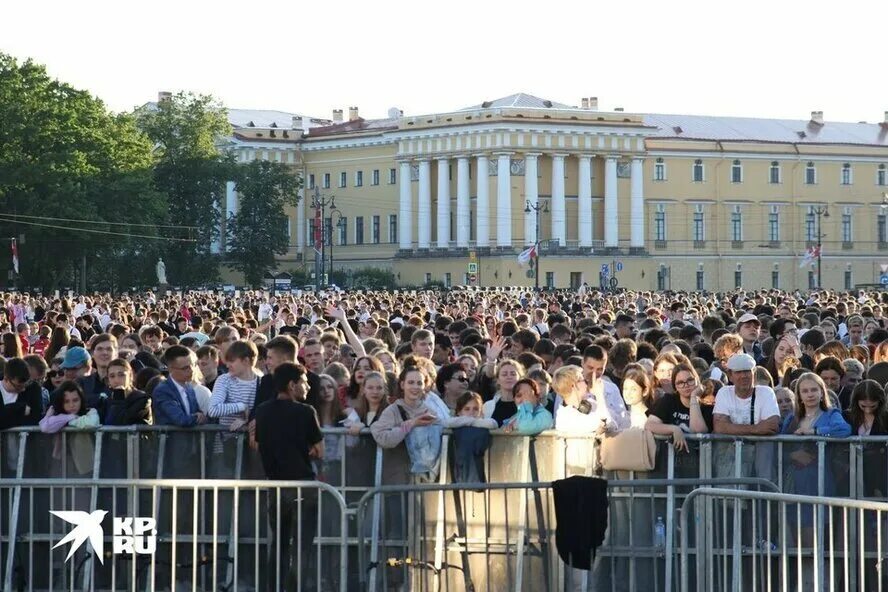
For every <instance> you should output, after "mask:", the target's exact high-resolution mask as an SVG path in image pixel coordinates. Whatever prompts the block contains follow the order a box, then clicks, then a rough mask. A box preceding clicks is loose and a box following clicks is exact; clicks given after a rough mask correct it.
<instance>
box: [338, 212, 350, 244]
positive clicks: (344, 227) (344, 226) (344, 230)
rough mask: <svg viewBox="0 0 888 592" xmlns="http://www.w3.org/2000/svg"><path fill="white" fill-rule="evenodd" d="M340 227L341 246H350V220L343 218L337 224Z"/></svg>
mask: <svg viewBox="0 0 888 592" xmlns="http://www.w3.org/2000/svg"><path fill="white" fill-rule="evenodd" d="M337 224H338V225H339V244H340V245H347V244H348V218H346V217H345V216H343V217H342V218H340V219H339V222H337Z"/></svg>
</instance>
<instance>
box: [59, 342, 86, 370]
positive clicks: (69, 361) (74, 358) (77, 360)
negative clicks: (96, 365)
mask: <svg viewBox="0 0 888 592" xmlns="http://www.w3.org/2000/svg"><path fill="white" fill-rule="evenodd" d="M89 360H90V357H89V352H87V351H86V350H85V349H83V348H82V347H69V348H68V350H67V351H66V352H65V360H64V361H63V362H62V365H61V368H62V370H69V369H71V368H79V367H80V366H85V365H86V363H87V362H89Z"/></svg>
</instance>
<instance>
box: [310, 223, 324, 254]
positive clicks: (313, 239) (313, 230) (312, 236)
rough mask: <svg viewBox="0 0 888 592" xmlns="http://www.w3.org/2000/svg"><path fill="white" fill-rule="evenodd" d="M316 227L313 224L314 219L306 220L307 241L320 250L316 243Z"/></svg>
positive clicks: (318, 244)
mask: <svg viewBox="0 0 888 592" xmlns="http://www.w3.org/2000/svg"><path fill="white" fill-rule="evenodd" d="M316 231H317V225H316V224H315V219H314V218H310V219H309V220H308V240H309V242H310V243H313V244H314V245H315V246H316V247H318V248H320V247H321V245H320V243H319V242H318V237H317V232H316Z"/></svg>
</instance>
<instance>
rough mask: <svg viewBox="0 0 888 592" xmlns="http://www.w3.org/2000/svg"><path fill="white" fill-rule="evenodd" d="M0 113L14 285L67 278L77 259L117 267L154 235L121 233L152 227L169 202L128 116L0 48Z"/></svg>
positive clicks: (1, 208) (5, 229) (0, 217)
mask: <svg viewBox="0 0 888 592" xmlns="http://www.w3.org/2000/svg"><path fill="white" fill-rule="evenodd" d="M0 122H2V125H0V236H2V237H4V238H5V237H11V236H17V237H19V238H20V239H21V238H24V240H23V241H20V245H19V258H20V261H21V273H22V277H21V278H19V283H20V284H23V285H25V286H41V287H43V288H45V289H52V288H54V287H57V286H58V285H60V284H61V283H70V282H71V280H72V279H73V277H72V274H73V271H74V270H75V269H80V267H81V263H82V261H83V259H84V258H86V260H87V265H88V266H89V264H90V262H92V261H94V260H96V259H102V258H105V259H108V260H111V261H115V262H116V263H114V264H112V265H111V266H110V267H109V270H108V272H109V273H111V274H114V273H117V272H119V271H120V270H121V269H122V267H123V265H122V262H124V261H126V260H128V259H130V258H132V257H135V256H137V254H138V252H139V251H140V250H142V249H144V245H145V244H147V243H150V242H153V241H151V240H150V239H144V238H133V237H130V236H128V235H130V234H141V235H146V236H149V237H151V236H155V235H156V234H157V229H156V228H155V227H154V223H155V222H156V221H157V220H158V219H160V217H161V216H162V213H163V212H164V211H165V209H166V200H165V196H164V194H163V193H161V192H158V191H156V190H155V189H154V187H153V185H152V166H153V164H154V155H153V153H152V145H151V142H150V141H149V139H148V138H147V137H146V136H145V135H144V134H143V133H141V132H140V131H139V129H138V128H137V127H136V125H135V121H134V118H133V117H131V116H129V115H115V114H113V113H111V112H110V111H108V110H107V109H106V108H105V106H104V104H103V103H102V101H100V100H99V99H97V98H95V97H93V96H91V95H90V94H89V93H87V92H85V91H82V90H78V89H75V88H73V87H71V86H70V85H68V84H65V83H63V82H60V81H58V80H54V79H52V78H50V76H49V75H48V74H47V72H46V70H45V68H44V67H43V66H41V65H39V64H36V63H34V62H32V61H30V60H28V61H25V62H22V63H19V62H18V61H17V60H16V59H14V58H13V57H11V56H8V55H6V54H2V53H0ZM79 220H86V221H90V222H94V221H101V222H107V223H109V224H95V223H87V222H78V221H79ZM112 222H113V223H114V224H110V223H112ZM89 231H93V232H89ZM111 232H114V233H118V234H109V233H111ZM7 252H8V251H7ZM4 267H5V266H4Z"/></svg>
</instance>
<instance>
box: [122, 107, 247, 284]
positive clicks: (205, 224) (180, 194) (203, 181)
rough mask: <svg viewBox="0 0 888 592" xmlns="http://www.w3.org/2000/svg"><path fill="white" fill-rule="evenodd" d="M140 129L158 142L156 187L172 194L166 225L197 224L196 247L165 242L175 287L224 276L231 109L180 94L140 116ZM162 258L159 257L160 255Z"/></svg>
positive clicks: (163, 247)
mask: <svg viewBox="0 0 888 592" xmlns="http://www.w3.org/2000/svg"><path fill="white" fill-rule="evenodd" d="M137 117H138V124H139V127H140V128H141V129H142V130H144V131H145V133H146V134H147V135H148V137H149V138H151V140H152V141H153V142H154V144H155V155H156V157H157V165H156V166H155V169H154V183H155V187H156V188H157V189H158V190H159V191H161V192H163V193H165V194H166V195H167V196H168V204H169V207H168V209H167V211H166V215H165V216H164V224H167V225H185V226H193V227H194V229H193V230H192V231H190V234H189V236H191V238H193V239H194V242H192V243H186V244H182V243H172V242H169V243H164V244H161V245H160V248H159V249H157V252H156V255H157V256H162V257H163V258H164V260H165V261H166V263H167V276H168V277H169V278H170V279H169V281H170V282H171V283H173V284H179V285H198V284H206V283H211V282H214V281H216V280H217V279H218V276H219V257H218V256H216V255H214V254H213V253H212V252H211V245H212V243H213V242H214V241H215V240H216V239H218V238H219V223H220V222H221V220H222V214H221V203H222V200H223V199H224V196H225V183H226V181H229V180H231V178H232V174H233V171H234V168H235V166H234V163H233V159H232V158H231V157H230V156H228V155H227V154H226V153H224V152H223V151H221V150H220V146H219V140H220V138H223V137H225V136H228V135H230V134H231V126H230V124H229V123H228V114H227V111H226V109H225V108H224V107H223V106H222V105H221V104H220V103H219V102H217V101H216V100H215V99H214V98H213V97H210V96H205V95H194V94H190V93H178V94H176V95H174V96H173V97H172V98H171V99H170V100H164V101H160V102H158V103H157V104H156V106H150V107H146V108H143V109H141V110H140V111H139V112H138V115H137ZM155 259H156V257H155Z"/></svg>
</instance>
